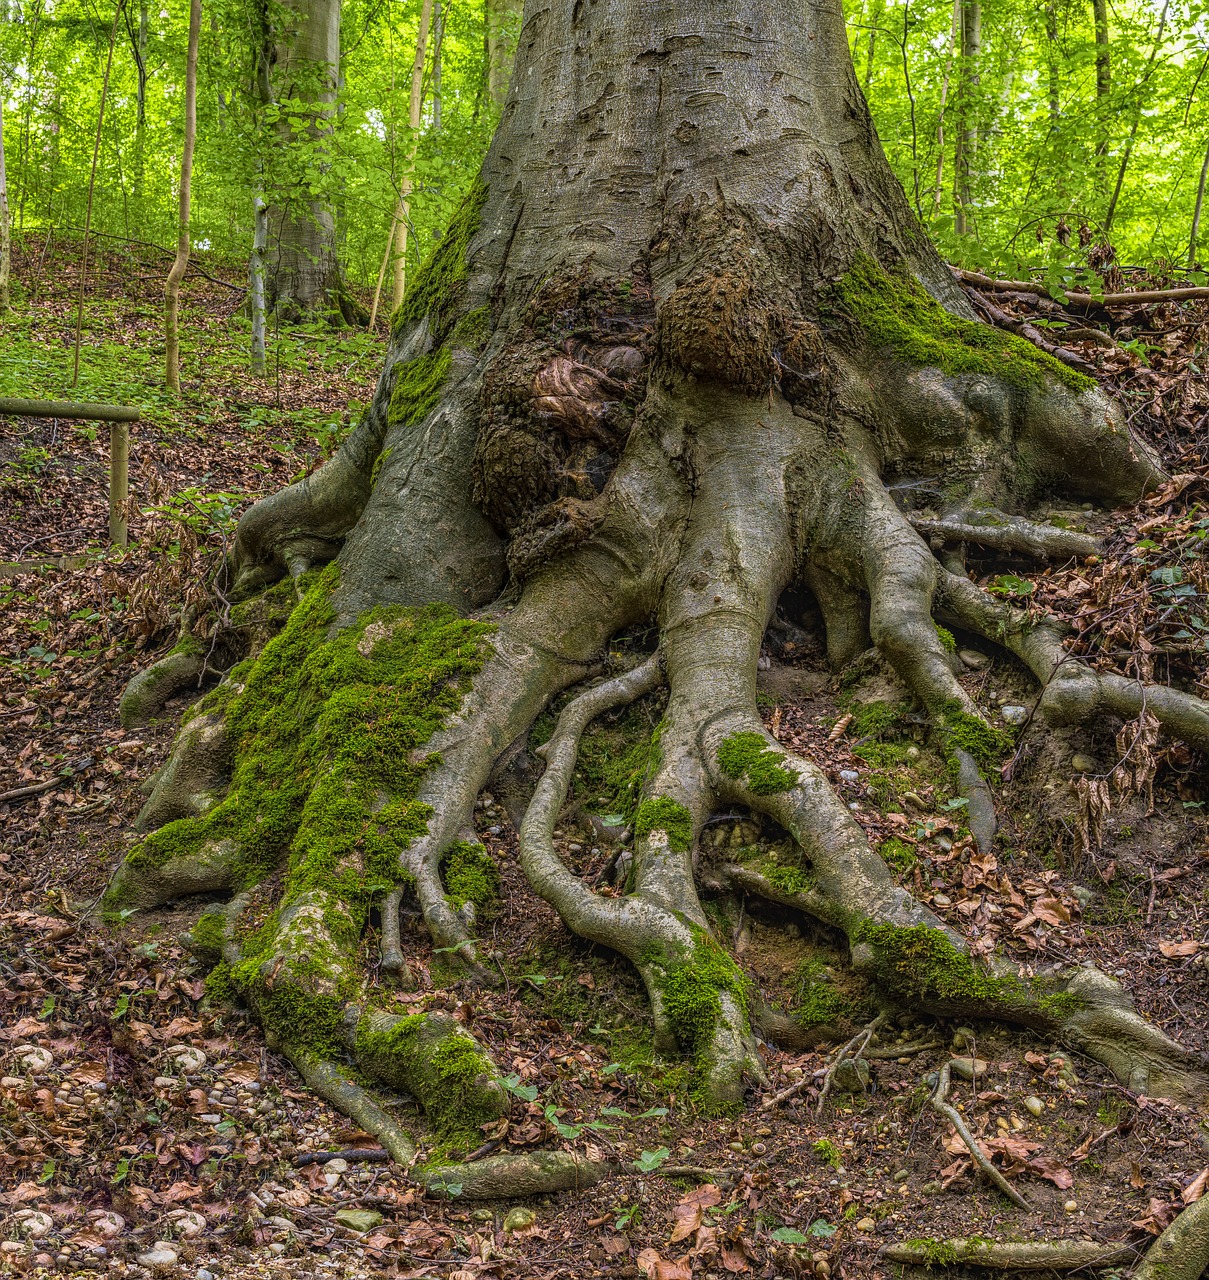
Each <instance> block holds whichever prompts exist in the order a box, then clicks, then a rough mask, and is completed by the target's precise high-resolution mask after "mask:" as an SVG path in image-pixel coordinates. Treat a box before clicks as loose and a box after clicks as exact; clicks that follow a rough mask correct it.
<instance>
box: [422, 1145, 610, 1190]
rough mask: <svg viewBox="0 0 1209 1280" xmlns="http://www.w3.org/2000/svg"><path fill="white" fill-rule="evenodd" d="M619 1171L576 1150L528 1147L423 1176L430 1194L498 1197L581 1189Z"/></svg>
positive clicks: (439, 1168) (605, 1161) (427, 1170)
mask: <svg viewBox="0 0 1209 1280" xmlns="http://www.w3.org/2000/svg"><path fill="white" fill-rule="evenodd" d="M616 1172H618V1166H617V1165H616V1164H614V1163H613V1162H611V1161H608V1160H589V1159H587V1158H586V1157H584V1156H581V1155H577V1154H576V1153H575V1152H574V1151H527V1152H521V1153H516V1152H513V1153H509V1154H508V1155H502V1156H489V1157H488V1158H487V1159H485V1160H476V1161H475V1162H474V1163H473V1164H453V1165H446V1166H442V1167H438V1168H432V1169H425V1170H424V1171H423V1172H422V1173H421V1174H420V1180H421V1182H422V1183H423V1186H424V1189H425V1191H427V1192H428V1194H429V1195H430V1196H436V1197H438V1198H440V1197H449V1198H452V1197H455V1196H457V1197H460V1198H462V1199H466V1200H498V1199H512V1198H515V1197H519V1196H537V1195H551V1194H553V1193H554V1192H556V1191H582V1190H584V1189H585V1188H587V1187H594V1186H595V1185H596V1184H597V1183H598V1182H602V1181H603V1180H604V1179H605V1178H607V1177H609V1175H610V1174H614V1173H616Z"/></svg>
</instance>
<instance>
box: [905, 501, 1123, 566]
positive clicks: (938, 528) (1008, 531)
mask: <svg viewBox="0 0 1209 1280" xmlns="http://www.w3.org/2000/svg"><path fill="white" fill-rule="evenodd" d="M978 514H979V517H980V520H979V522H978V523H975V522H973V521H971V520H963V519H954V518H953V517H949V518H948V519H945V520H928V519H924V518H923V517H919V516H914V517H912V519H911V527H912V528H913V529H914V530H915V531H916V533H918V534H919V535H920V536H921V537H924V538H927V539H928V540H929V542H930V543H931V544H932V546H933V548H934V549H935V550H940V549H941V548H942V547H945V546H953V545H955V544H960V543H963V542H972V543H974V545H975V546H979V547H986V548H988V549H989V550H991V551H1009V552H1011V551H1015V552H1018V553H1020V554H1021V555H1026V556H1032V557H1033V558H1034V559H1036V560H1071V559H1076V558H1077V559H1082V558H1083V557H1085V556H1094V555H1095V554H1096V553H1097V552H1098V551H1099V550H1100V544H1099V542H1098V541H1097V540H1096V539H1095V538H1093V537H1091V536H1090V534H1086V533H1077V532H1076V531H1075V530H1073V529H1059V528H1058V527H1057V526H1056V525H1048V524H1037V523H1035V522H1034V521H1032V520H1025V519H1023V518H1022V517H1020V516H1008V515H1005V514H1004V513H1003V512H1001V511H982V512H979V513H978ZM992 521H993V523H992Z"/></svg>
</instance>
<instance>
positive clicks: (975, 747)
mask: <svg viewBox="0 0 1209 1280" xmlns="http://www.w3.org/2000/svg"><path fill="white" fill-rule="evenodd" d="M939 729H940V736H941V740H942V741H943V742H944V746H945V750H946V751H950V752H951V751H953V750H955V749H958V748H960V749H961V750H962V751H965V752H966V753H967V754H969V755H971V756H973V757H974V759H975V760H976V761H977V762H978V763H979V764H980V765H983V766H987V765H993V764H995V763H996V762H997V761H999V760H1001V759H1002V758H1003V757H1004V756H1005V755H1006V754H1007V753H1008V752H1009V751H1010V750H1011V749H1012V740H1011V738H1010V737H1008V735H1007V734H1006V733H1004V732H1003V731H1002V730H1000V729H994V728H992V727H991V726H990V725H989V724H987V722H986V721H985V720H983V719H982V718H981V716H973V715H970V713H969V712H968V711H964V710H962V706H961V703H960V702H958V701H957V700H956V699H954V700H953V701H951V702H946V703H945V705H944V707H943V708H942V709H941V721H940V726H939Z"/></svg>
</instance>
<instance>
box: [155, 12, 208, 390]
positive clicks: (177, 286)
mask: <svg viewBox="0 0 1209 1280" xmlns="http://www.w3.org/2000/svg"><path fill="white" fill-rule="evenodd" d="M200 33H201V0H190V3H189V39H188V43H187V45H186V51H185V122H184V123H185V129H184V141H183V144H182V146H181V182H180V214H179V219H180V220H179V222H178V224H177V231H176V257H175V258H174V259H173V262H172V269H171V270H170V271H169V272H168V279H167V281H166V283H165V285H164V303H165V307H164V367H165V377H164V380H165V382H166V383H167V384H168V390H169V391H175V392H177V393H178V394H179V393H180V389H181V375H180V337H179V329H178V313H179V311H180V296H181V281H182V280H183V279H184V278H185V270H186V268H187V267H188V266H189V201H190V196H191V193H192V186H193V147H194V144H195V143H196V141H197V41H198V36H199V35H200Z"/></svg>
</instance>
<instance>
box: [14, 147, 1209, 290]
mask: <svg viewBox="0 0 1209 1280" xmlns="http://www.w3.org/2000/svg"><path fill="white" fill-rule="evenodd" d="M3 159H4V157H3V156H2V155H0V169H2V168H3ZM1207 176H1209V147H1206V148H1205V160H1204V163H1203V164H1202V165H1201V178H1200V181H1199V182H1198V183H1197V184H1196V207H1195V208H1194V209H1193V211H1192V230H1191V231H1190V232H1189V234H1188V265H1189V266H1190V267H1195V266H1196V242H1197V240H1199V239H1200V234H1201V209H1202V208H1203V207H1204V204H1205V178H1206V177H1207Z"/></svg>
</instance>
